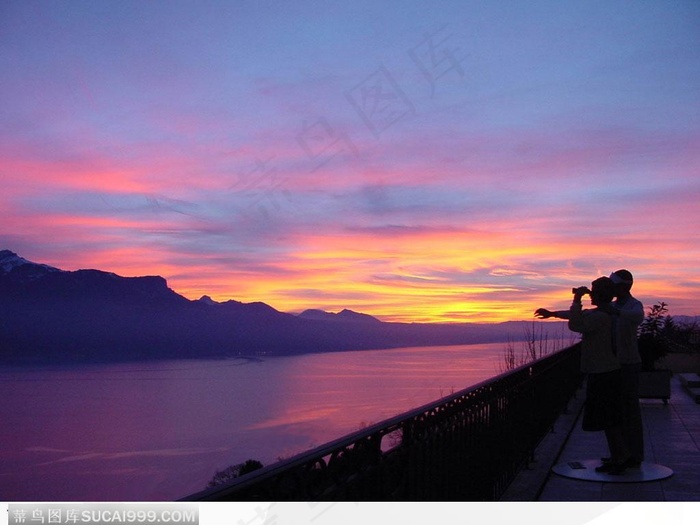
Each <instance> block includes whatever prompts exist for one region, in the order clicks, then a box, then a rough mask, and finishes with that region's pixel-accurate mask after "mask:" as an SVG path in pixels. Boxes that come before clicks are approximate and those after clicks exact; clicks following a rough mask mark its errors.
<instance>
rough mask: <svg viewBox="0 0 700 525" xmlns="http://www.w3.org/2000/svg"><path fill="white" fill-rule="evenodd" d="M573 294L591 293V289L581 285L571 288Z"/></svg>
mask: <svg viewBox="0 0 700 525" xmlns="http://www.w3.org/2000/svg"><path fill="white" fill-rule="evenodd" d="M571 293H572V294H574V295H575V294H577V293H578V294H581V295H590V293H591V291H590V290H589V289H588V288H587V287H585V286H579V287H578V288H572V289H571Z"/></svg>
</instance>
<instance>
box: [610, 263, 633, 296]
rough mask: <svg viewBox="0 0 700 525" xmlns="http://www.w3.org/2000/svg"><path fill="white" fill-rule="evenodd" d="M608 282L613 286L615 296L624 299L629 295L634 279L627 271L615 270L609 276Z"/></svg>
mask: <svg viewBox="0 0 700 525" xmlns="http://www.w3.org/2000/svg"><path fill="white" fill-rule="evenodd" d="M610 280H611V281H612V282H613V284H614V285H615V296H617V297H624V296H625V295H628V294H629V293H630V290H631V289H632V284H633V283H634V278H633V277H632V273H631V272H630V271H629V270H617V271H616V272H613V273H611V274H610Z"/></svg>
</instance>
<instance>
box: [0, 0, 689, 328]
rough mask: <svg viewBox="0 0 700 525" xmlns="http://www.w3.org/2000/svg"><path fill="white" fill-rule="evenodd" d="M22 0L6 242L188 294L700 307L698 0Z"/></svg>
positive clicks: (377, 309)
mask: <svg viewBox="0 0 700 525" xmlns="http://www.w3.org/2000/svg"><path fill="white" fill-rule="evenodd" d="M167 5H168V8H167V9H164V8H163V4H160V3H158V2H153V3H148V4H141V3H133V4H132V3H130V2H124V3H118V4H114V5H110V8H109V9H105V8H104V7H100V6H99V5H93V4H92V3H90V2H74V3H71V4H68V5H65V4H55V5H54V4H34V3H31V2H23V3H15V4H10V5H8V6H7V7H5V8H3V10H4V12H3V17H2V20H1V21H0V65H1V66H2V67H3V70H4V71H6V72H7V73H6V74H5V75H4V77H5V81H4V83H3V84H1V85H0V181H1V182H0V184H1V186H2V190H3V191H2V192H0V210H1V215H0V217H1V218H2V221H1V222H0V249H10V250H12V251H14V252H17V253H18V254H19V255H21V256H22V257H25V258H27V259H29V260H32V261H35V262H39V263H45V264H50V265H53V266H56V267H59V268H62V269H66V270H75V269H79V268H97V269H100V270H105V271H112V272H115V273H117V274H120V275H124V276H137V275H156V274H157V275H162V276H163V277H165V278H166V279H167V281H168V285H169V286H170V287H171V288H172V289H173V290H175V291H176V292H178V293H180V294H181V295H184V296H185V297H187V298H189V299H197V298H199V297H201V296H202V295H209V296H210V297H212V298H213V299H215V300H219V301H225V300H229V299H234V300H238V301H243V302H254V301H262V302H265V303H267V304H269V305H270V306H272V307H274V308H276V309H277V310H280V311H284V312H300V311H303V310H305V309H309V308H319V309H323V310H326V311H333V312H337V311H340V310H342V309H344V308H349V309H352V310H356V311H360V312H363V313H367V314H370V315H375V316H377V317H378V318H380V319H382V320H385V321H402V322H465V321H474V322H484V321H488V322H492V321H493V322H496V321H507V320H516V319H531V318H532V312H533V311H534V310H535V308H537V307H552V308H566V307H567V305H568V304H569V300H570V294H569V291H570V288H571V287H572V286H578V285H582V284H589V283H590V282H591V281H592V280H593V279H595V278H596V277H598V276H600V275H608V274H609V273H610V272H612V271H614V270H617V269H619V268H628V269H629V270H630V271H632V273H633V274H634V276H635V281H636V282H635V286H634V289H633V293H634V295H635V296H636V297H638V298H639V299H640V300H641V301H642V302H643V303H644V304H645V305H646V306H651V305H652V304H654V303H655V302H657V301H665V302H667V303H668V304H669V307H670V313H671V314H673V315H697V314H698V313H700V308H698V303H697V296H698V292H699V291H700V276H699V275H698V263H697V261H699V260H700V229H699V228H698V224H700V209H699V207H698V202H700V126H699V125H698V123H699V122H700V94H699V93H700V92H699V91H698V90H697V86H698V85H700V45H698V44H699V43H700V42H698V33H697V25H698V22H700V5H698V4H697V2H692V1H685V2H683V1H681V2H677V3H674V5H673V6H669V5H661V4H658V5H657V4H648V5H645V6H643V7H638V6H636V7H634V8H632V7H631V6H629V5H628V4H626V3H623V2H610V3H606V4H605V5H599V6H587V5H567V6H564V5H561V4H560V3H559V2H553V1H552V2H550V1H544V0H543V1H537V2H531V3H528V4H527V5H510V6H509V7H507V8H506V7H505V6H502V5H500V4H499V3H488V4H484V3H483V2H451V1H445V2H441V3H440V2H439V3H436V4H435V5H434V6H431V7H430V8H428V7H426V6H425V5H424V4H423V3H420V2H403V3H402V4H401V8H400V9H399V8H397V7H395V6H393V5H392V4H391V3H388V2H379V3H377V2H363V1H360V2H359V4H358V3H355V4H353V5H346V4H343V3H332V4H328V5H327V6H326V7H325V8H323V9H318V8H314V7H312V6H310V5H306V4H304V3H299V4H293V5H290V4H289V3H285V2H279V3H276V2H271V3H270V4H269V5H268V4H266V5H264V6H262V5H255V6H249V5H237V4H236V3H230V4H221V3H216V2H213V3H207V2H204V3H200V4H197V6H193V5H189V4H184V3H183V4H181V3H179V2H169V3H168V4H167Z"/></svg>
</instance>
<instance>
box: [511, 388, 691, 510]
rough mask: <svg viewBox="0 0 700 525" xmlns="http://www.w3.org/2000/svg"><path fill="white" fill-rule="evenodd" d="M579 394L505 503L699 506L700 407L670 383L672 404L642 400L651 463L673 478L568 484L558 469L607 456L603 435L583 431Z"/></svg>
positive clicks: (646, 442)
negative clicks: (555, 469) (669, 503)
mask: <svg viewBox="0 0 700 525" xmlns="http://www.w3.org/2000/svg"><path fill="white" fill-rule="evenodd" d="M583 397H584V392H583V390H580V391H579V392H578V394H577V395H576V398H575V399H574V400H572V402H571V403H570V404H569V410H568V411H567V413H566V414H563V415H562V416H561V417H560V418H559V420H558V421H557V423H556V424H555V425H554V430H553V432H551V433H550V434H549V435H548V436H547V437H546V438H545V439H544V440H543V442H542V444H541V445H540V446H539V447H538V448H537V451H536V452H535V457H534V461H533V462H532V463H531V464H530V465H529V466H528V468H527V469H525V470H523V471H522V472H521V473H520V474H519V475H518V477H517V478H516V480H515V481H514V482H513V483H512V484H511V486H510V487H509V489H508V491H507V492H506V494H505V495H504V497H503V498H502V501H700V404H697V403H695V401H694V400H693V399H692V398H691V397H690V396H689V395H688V393H686V391H685V390H684V389H683V388H682V386H681V384H680V381H679V378H678V376H677V375H674V376H673V377H672V379H671V399H670V400H669V402H668V404H667V405H664V404H663V402H662V401H661V400H641V401H640V404H641V406H642V418H643V421H644V432H645V455H646V458H645V459H646V461H647V462H650V463H657V464H660V465H663V466H665V467H668V468H670V469H672V470H673V472H674V474H673V476H671V477H670V478H667V479H664V480H661V481H647V482H643V483H620V482H616V483H610V482H600V481H584V480H576V479H570V478H565V477H562V476H559V475H557V474H554V473H553V472H551V467H552V466H553V465H554V464H557V463H562V462H567V463H568V462H572V461H581V460H586V459H596V458H599V457H600V456H602V455H607V453H606V452H607V446H606V443H605V437H604V435H603V433H602V432H584V431H582V430H581V421H580V414H581V406H582V403H583Z"/></svg>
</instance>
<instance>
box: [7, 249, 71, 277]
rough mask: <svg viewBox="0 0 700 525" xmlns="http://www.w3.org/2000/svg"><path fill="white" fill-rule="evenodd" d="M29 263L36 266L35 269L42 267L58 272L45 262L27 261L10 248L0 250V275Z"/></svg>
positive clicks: (45, 269)
mask: <svg viewBox="0 0 700 525" xmlns="http://www.w3.org/2000/svg"><path fill="white" fill-rule="evenodd" d="M25 265H30V266H33V267H36V268H37V269H42V270H44V271H49V272H60V271H61V270H59V269H58V268H54V267H53V266H48V265H46V264H37V263H33V262H31V261H28V260H27V259H25V258H24V257H20V256H19V255H17V254H16V253H15V252H12V251H10V250H0V275H4V274H7V273H10V272H11V271H12V270H14V269H15V268H18V267H20V266H25Z"/></svg>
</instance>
